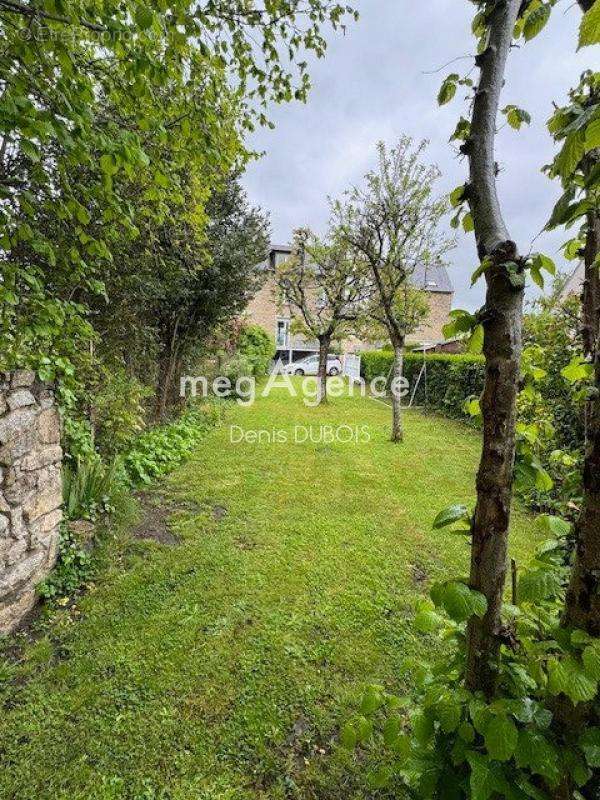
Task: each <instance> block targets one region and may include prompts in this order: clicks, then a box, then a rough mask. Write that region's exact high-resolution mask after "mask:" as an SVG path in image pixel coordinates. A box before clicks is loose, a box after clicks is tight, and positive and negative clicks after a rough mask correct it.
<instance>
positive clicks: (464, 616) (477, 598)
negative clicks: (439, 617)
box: [434, 581, 487, 622]
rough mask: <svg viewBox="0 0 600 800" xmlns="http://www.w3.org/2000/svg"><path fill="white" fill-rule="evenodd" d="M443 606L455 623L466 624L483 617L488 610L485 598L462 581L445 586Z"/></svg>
mask: <svg viewBox="0 0 600 800" xmlns="http://www.w3.org/2000/svg"><path fill="white" fill-rule="evenodd" d="M434 602H435V601H434ZM441 605H442V606H443V608H444V609H445V611H446V613H447V614H448V616H449V617H450V618H451V619H453V620H454V621H455V622H466V621H467V620H468V619H470V618H471V617H473V616H477V617H483V615H484V614H485V612H486V610H487V600H486V599H485V596H484V595H482V594H481V593H480V592H476V591H475V590H474V589H471V588H469V587H468V586H467V585H466V584H465V583H461V582H460V581H449V582H448V583H445V584H443V588H442V591H441Z"/></svg>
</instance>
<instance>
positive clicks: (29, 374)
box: [10, 369, 35, 389]
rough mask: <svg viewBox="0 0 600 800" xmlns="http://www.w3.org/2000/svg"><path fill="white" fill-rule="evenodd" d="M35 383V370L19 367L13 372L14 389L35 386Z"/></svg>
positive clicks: (12, 383)
mask: <svg viewBox="0 0 600 800" xmlns="http://www.w3.org/2000/svg"><path fill="white" fill-rule="evenodd" d="M34 383H35V372H33V370H30V369H17V370H15V371H14V372H13V373H12V378H11V381H10V385H11V387H12V388H13V389H21V388H23V387H28V386H33V384H34Z"/></svg>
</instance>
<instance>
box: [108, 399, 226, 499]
mask: <svg viewBox="0 0 600 800" xmlns="http://www.w3.org/2000/svg"><path fill="white" fill-rule="evenodd" d="M220 416H221V410H220V407H219V406H218V404H216V403H212V404H211V403H203V404H202V405H194V406H192V407H191V408H189V409H188V410H187V411H185V412H184V413H183V414H182V416H181V417H180V418H179V419H177V420H176V421H174V422H171V423H168V424H167V425H161V426H160V427H158V428H152V429H151V430H148V431H145V432H144V433H142V434H141V435H140V436H139V437H138V439H137V440H136V441H135V443H134V444H133V447H132V448H131V449H130V450H129V452H128V453H127V455H126V456H125V457H124V459H123V467H124V470H125V474H126V482H127V483H128V484H129V486H132V487H133V486H137V485H140V484H149V483H151V482H152V481H153V480H154V479H155V478H158V477H160V476H161V475H165V474H166V473H167V472H169V471H170V470H172V469H174V468H175V467H176V466H177V465H178V464H179V463H180V462H181V461H183V459H184V458H186V456H188V455H190V453H191V452H192V451H193V450H194V448H195V447H196V445H197V444H198V442H199V441H200V440H201V439H202V437H203V436H204V434H205V433H206V431H207V430H209V429H210V428H211V427H212V426H213V425H215V424H216V423H217V421H218V420H219V419H220Z"/></svg>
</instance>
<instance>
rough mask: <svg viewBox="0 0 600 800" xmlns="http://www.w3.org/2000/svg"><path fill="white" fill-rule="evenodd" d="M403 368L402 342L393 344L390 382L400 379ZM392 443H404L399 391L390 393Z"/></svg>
mask: <svg viewBox="0 0 600 800" xmlns="http://www.w3.org/2000/svg"><path fill="white" fill-rule="evenodd" d="M403 367H404V342H398V343H396V344H394V366H393V369H392V380H395V379H396V378H398V379H399V378H401V377H402V373H403ZM391 439H392V442H402V441H404V430H403V426H402V398H401V396H400V392H399V391H394V392H392V437H391Z"/></svg>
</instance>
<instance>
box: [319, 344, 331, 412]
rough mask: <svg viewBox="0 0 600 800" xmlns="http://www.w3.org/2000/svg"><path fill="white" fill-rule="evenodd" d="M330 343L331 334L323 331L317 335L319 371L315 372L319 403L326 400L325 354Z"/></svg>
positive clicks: (326, 354) (327, 353) (327, 352)
mask: <svg viewBox="0 0 600 800" xmlns="http://www.w3.org/2000/svg"><path fill="white" fill-rule="evenodd" d="M330 344H331V334H329V333H324V334H323V335H322V336H319V371H318V373H317V383H318V399H319V403H326V402H327V356H328V355H329V345H330Z"/></svg>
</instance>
